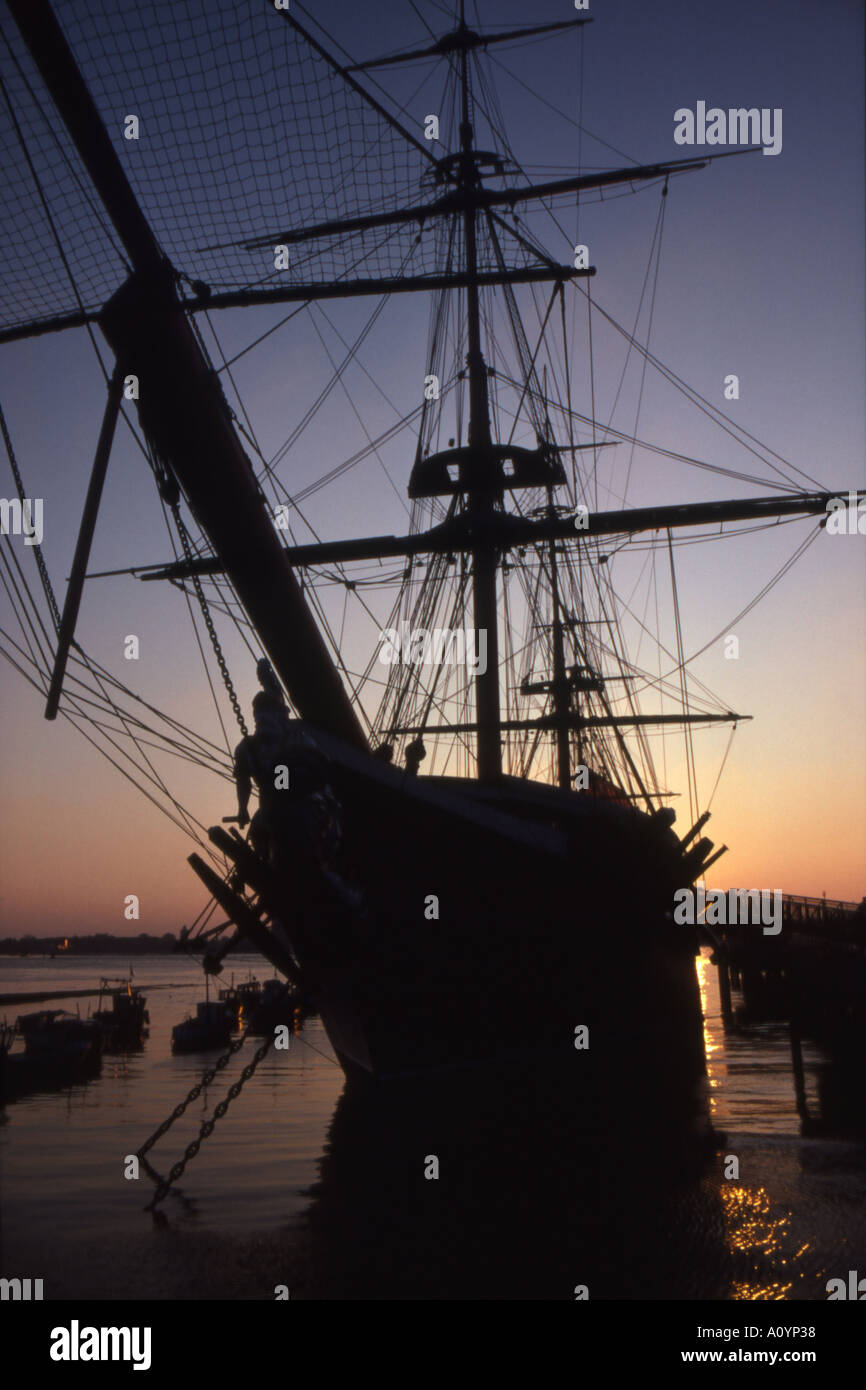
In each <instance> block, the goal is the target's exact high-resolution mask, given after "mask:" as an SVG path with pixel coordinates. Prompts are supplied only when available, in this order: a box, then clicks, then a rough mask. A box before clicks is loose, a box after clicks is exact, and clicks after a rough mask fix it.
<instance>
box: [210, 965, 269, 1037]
mask: <svg viewBox="0 0 866 1390" xmlns="http://www.w3.org/2000/svg"><path fill="white" fill-rule="evenodd" d="M219 997H220V1000H221V1001H222V1002H223V1003H224V1004H225V1005H226V1007H227V1008H228V1009H229V1011H230V1012H231V1013H232V1015H233V1017H234V1018H235V1020H236V1023H237V1024H238V1026H240V1023H241V1020H242V1019H249V1018H251V1017H252V1015H253V1014H254V1013H255V1011H256V1009H257V1008H258V1006H259V1004H260V1003H261V1000H262V985H261V982H260V981H259V980H255V979H253V977H252V975H251V976H250V978H249V979H248V980H242V981H241V983H240V984H239V985H236V984H235V982H234V976H232V982H231V984H230V985H228V986H227V987H226V988H224V989H221V990H220V992H219Z"/></svg>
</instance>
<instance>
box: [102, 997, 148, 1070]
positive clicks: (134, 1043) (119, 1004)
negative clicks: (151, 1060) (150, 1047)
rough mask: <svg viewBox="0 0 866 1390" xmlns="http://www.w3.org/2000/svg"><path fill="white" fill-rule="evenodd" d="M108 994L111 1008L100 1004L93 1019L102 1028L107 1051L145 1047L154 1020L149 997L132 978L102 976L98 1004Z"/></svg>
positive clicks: (124, 1050)
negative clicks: (143, 1045) (144, 1043)
mask: <svg viewBox="0 0 866 1390" xmlns="http://www.w3.org/2000/svg"><path fill="white" fill-rule="evenodd" d="M112 986H114V987H112ZM105 994H107V995H108V996H109V998H110V1000H111V1008H110V1009H101V1008H99V1007H97V1008H96V1009H95V1010H94V1012H93V1019H94V1021H95V1022H96V1023H98V1024H99V1026H100V1028H101V1030H102V1035H103V1040H104V1041H103V1046H104V1049H105V1051H106V1052H128V1051H131V1050H134V1049H136V1048H139V1047H141V1045H142V1043H143V1042H144V1039H145V1038H146V1037H147V1033H148V1024H149V1023H150V1015H149V1014H148V1012H147V1008H146V1005H147V1000H146V999H145V998H144V996H143V994H142V993H141V990H140V989H136V988H134V987H133V985H132V982H131V981H130V980H121V981H112V980H109V979H102V980H100V982H99V999H98V1001H97V1004H101V1003H102V1000H103V996H104V995H105Z"/></svg>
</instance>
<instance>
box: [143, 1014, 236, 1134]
mask: <svg viewBox="0 0 866 1390" xmlns="http://www.w3.org/2000/svg"><path fill="white" fill-rule="evenodd" d="M243 1045H244V1039H243V1037H240V1038H236V1039H235V1041H234V1042H233V1043H231V1044H230V1046H229V1050H228V1052H225V1053H224V1054H223V1056H222V1057H219V1058H218V1059H217V1061H216V1062H214V1064H213V1066H212V1067H208V1069H207V1071H206V1072H205V1074H204V1076H203V1077H202V1079H201V1081H199V1083H198V1085H196V1086H193V1088H192V1090H191V1091H190V1093H189V1095H188V1096H187V1098H186V1100H182V1101H181V1102H180V1105H176V1106H175V1107H174V1109H173V1110H172V1112H171V1114H170V1115H169V1117H168V1119H167V1120H163V1122H162V1124H161V1125H160V1127H159V1129H157V1130H154V1132H153V1134H152V1135H151V1136H150V1138H149V1139H146V1140H145V1141H144V1143H143V1144H142V1146H141V1148H140V1149H139V1150H138V1152H137V1154H136V1157H137V1158H144V1155H145V1154H146V1153H147V1152H148V1150H149V1149H152V1148H153V1146H154V1144H155V1143H156V1141H157V1140H158V1139H161V1138H162V1136H163V1135H164V1134H165V1133H166V1132H167V1131H168V1130H169V1129H171V1127H172V1125H173V1124H174V1122H175V1120H179V1119H180V1117H181V1115H182V1114H183V1112H184V1110H186V1107H187V1106H188V1105H190V1104H191V1103H192V1102H193V1101H194V1100H198V1098H199V1096H200V1095H201V1093H202V1091H203V1090H204V1088H205V1086H209V1085H210V1083H211V1082H212V1081H213V1079H214V1077H215V1076H216V1074H217V1072H218V1071H222V1070H223V1068H224V1067H227V1066H228V1064H229V1062H230V1061H231V1059H232V1057H234V1055H235V1053H236V1052H239V1051H240V1049H241V1048H242V1047H243Z"/></svg>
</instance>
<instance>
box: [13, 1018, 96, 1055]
mask: <svg viewBox="0 0 866 1390" xmlns="http://www.w3.org/2000/svg"><path fill="white" fill-rule="evenodd" d="M18 1031H19V1032H20V1033H21V1036H22V1037H23V1039H24V1055H25V1056H26V1057H28V1058H30V1059H31V1060H32V1061H34V1062H38V1063H40V1064H44V1065H46V1066H51V1067H65V1066H87V1065H88V1064H90V1063H93V1062H96V1063H98V1062H99V1060H100V1058H101V1056H102V1030H101V1029H100V1027H99V1024H98V1023H96V1022H94V1020H93V1019H91V1018H79V1016H78V1015H77V1014H71V1013H68V1012H67V1011H66V1010H65V1009H40V1010H39V1011H38V1012H37V1013H33V1014H23V1015H22V1016H21V1017H20V1018H19V1019H18Z"/></svg>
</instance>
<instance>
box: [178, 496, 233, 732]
mask: <svg viewBox="0 0 866 1390" xmlns="http://www.w3.org/2000/svg"><path fill="white" fill-rule="evenodd" d="M169 506H170V507H171V511H172V515H173V516H174V522H175V525H176V526H177V533H178V535H179V536H180V543H181V545H182V546H183V554H184V559H185V560H186V562H187V564H188V565H189V567H190V571H191V573H190V578H191V579H192V584H193V588H194V589H195V595H196V598H197V599H198V603H199V608H200V609H201V615H202V617H203V618H204V622H205V627H206V628H207V635H208V637H209V638H210V643H211V646H212V647H213V650H214V656H215V657H216V659H217V664H218V666H219V668H220V675H221V676H222V678H223V684H224V685H225V688H226V690H227V691H228V697H229V699H230V700H231V704H232V709H233V710H234V712H235V718H236V719H237V721H238V724H239V726H240V730H241V733H242V734H243V736H244V738H246V737H247V735H248V733H249V729H248V728H247V725H246V720H245V719H244V716H243V711H242V710H241V706H240V701H239V700H238V697H237V692H236V691H235V688H234V685H233V683H232V678H231V676H230V675H229V668H228V666H227V665H226V659H225V656H224V655H223V649H222V647H221V646H220V640H219V638H218V637H217V634H216V628H215V627H214V625H213V618H212V617H211V614H210V608H209V606H208V601H207V599H206V598H205V596H204V589H203V588H202V585H201V580H200V579H199V577H198V575H197V574H196V573H195V571H194V561H195V557H194V556H193V553H192V546H191V544H190V539H189V533H188V531H187V529H186V526H185V525H184V522H183V518H182V516H181V514H180V502H179V500H177V499H176V498H172V499H170V500H169Z"/></svg>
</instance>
